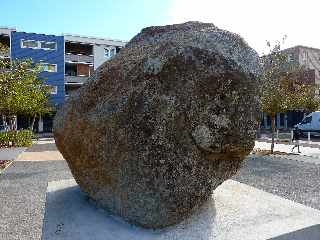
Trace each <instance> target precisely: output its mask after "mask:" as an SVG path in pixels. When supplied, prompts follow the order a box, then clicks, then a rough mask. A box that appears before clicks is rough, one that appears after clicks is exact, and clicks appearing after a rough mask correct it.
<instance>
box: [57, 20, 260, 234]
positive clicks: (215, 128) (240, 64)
mask: <svg viewBox="0 0 320 240" xmlns="http://www.w3.org/2000/svg"><path fill="white" fill-rule="evenodd" d="M259 74H260V68H259V64H258V55H257V53H256V52H255V51H254V50H252V49H251V48H250V47H249V46H248V45H247V44H246V43H245V42H244V41H243V39H242V38H241V37H239V36H238V35H236V34H233V33H230V32H227V31H224V30H221V29H218V28H217V27H215V26H214V25H213V24H207V23H200V22H188V23H185V24H178V25H171V26H161V27H149V28H146V29H143V30H142V32H141V33H140V34H138V35H137V36H135V37H134V38H133V39H132V40H131V41H130V42H129V43H128V44H127V46H126V48H124V49H122V50H121V52H120V53H119V54H118V55H116V56H115V57H114V58H113V59H112V60H111V61H108V62H106V63H105V64H103V65H102V66H101V67H100V68H98V69H97V71H96V72H95V74H94V76H92V77H91V79H90V80H89V81H88V83H87V84H86V85H85V86H84V87H82V88H81V89H80V90H79V91H78V92H77V93H76V94H75V95H73V96H72V97H71V98H70V99H69V100H68V102H67V103H66V104H65V106H64V107H63V108H62V109H61V110H60V111H59V112H58V113H57V116H56V119H55V123H54V134H55V140H56V143H57V146H58V148H59V150H60V151H61V153H62V154H63V156H64V157H65V159H66V160H67V162H68V164H69V167H70V169H71V171H72V173H73V175H74V177H75V179H76V181H77V182H78V184H79V185H80V187H81V189H82V191H83V192H85V193H87V194H88V195H89V196H90V197H91V198H92V199H94V200H95V201H96V202H97V203H98V204H99V205H100V206H102V207H103V208H105V209H107V210H109V211H110V212H111V213H113V214H116V215H120V216H121V217H123V218H124V219H126V220H127V221H129V222H131V223H135V224H137V225H140V226H144V227H149V228H162V227H165V226H168V225H172V224H175V223H177V222H179V221H181V220H183V219H185V218H186V217H187V216H188V215H190V214H191V213H192V212H193V211H194V210H196V209H197V208H198V207H200V206H201V205H202V204H203V203H204V202H205V201H206V200H207V199H208V197H209V196H210V194H212V192H213V190H214V189H215V188H216V187H217V186H219V185H220V184H221V183H222V182H223V181H225V180H226V179H228V178H230V177H231V176H232V175H234V174H235V173H236V172H237V170H238V169H239V168H240V166H241V162H242V161H243V159H244V158H245V156H246V155H247V154H248V153H249V152H250V151H251V149H252V148H253V146H254V138H255V128H256V125H257V120H256V118H257V115H258V112H259V92H260V91H259V86H260V83H259V81H258V80H257V76H258V75H259Z"/></svg>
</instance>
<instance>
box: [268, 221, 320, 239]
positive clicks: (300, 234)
mask: <svg viewBox="0 0 320 240" xmlns="http://www.w3.org/2000/svg"><path fill="white" fill-rule="evenodd" d="M303 239H304V240H319V239H320V224H317V225H313V226H311V227H307V228H303V229H299V230H297V231H294V232H291V233H287V234H284V235H281V236H278V237H275V238H270V239H269V240H303Z"/></svg>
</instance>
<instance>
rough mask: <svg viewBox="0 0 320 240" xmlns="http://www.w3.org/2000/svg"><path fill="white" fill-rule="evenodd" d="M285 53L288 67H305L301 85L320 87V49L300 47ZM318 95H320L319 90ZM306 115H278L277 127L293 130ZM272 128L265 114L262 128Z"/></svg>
mask: <svg viewBox="0 0 320 240" xmlns="http://www.w3.org/2000/svg"><path fill="white" fill-rule="evenodd" d="M283 52H284V53H286V55H287V63H288V65H296V66H304V67H305V71H304V73H303V75H302V76H301V78H300V80H299V81H300V82H301V83H303V84H316V85H319V86H320V49H317V48H311V47H306V46H301V45H298V46H295V47H292V48H287V49H284V50H283ZM285 67H286V66H284V68H285ZM316 94H319V90H318V91H317V92H316ZM304 115H305V113H304V112H301V111H292V112H287V113H278V114H277V116H276V127H277V128H292V127H293V126H294V125H295V124H297V123H299V122H300V121H301V120H302V119H303V117H304ZM270 126H271V119H270V118H269V117H268V116H267V115H265V114H264V116H263V121H262V127H263V128H270Z"/></svg>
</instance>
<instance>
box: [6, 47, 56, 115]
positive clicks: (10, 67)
mask: <svg viewBox="0 0 320 240" xmlns="http://www.w3.org/2000/svg"><path fill="white" fill-rule="evenodd" d="M0 51H3V46H0ZM41 71H42V68H41V66H40V65H37V64H34V63H33V62H32V60H31V59H23V60H18V59H16V60H12V61H11V63H10V62H9V63H8V61H6V60H4V59H0V115H4V116H7V117H9V118H10V117H12V116H15V115H19V114H20V115H26V116H36V115H40V114H45V113H48V112H50V111H51V110H52V109H51V107H50V106H49V104H48V98H49V95H50V87H49V86H47V85H46V84H45V83H44V79H41V78H39V73H40V72H41Z"/></svg>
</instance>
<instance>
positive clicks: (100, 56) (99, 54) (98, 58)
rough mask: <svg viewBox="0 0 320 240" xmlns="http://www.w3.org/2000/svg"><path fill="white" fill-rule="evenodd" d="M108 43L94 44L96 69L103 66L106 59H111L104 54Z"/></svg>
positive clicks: (94, 64)
mask: <svg viewBox="0 0 320 240" xmlns="http://www.w3.org/2000/svg"><path fill="white" fill-rule="evenodd" d="M106 47H107V46H106V45H94V46H93V54H94V60H93V61H94V62H93V66H94V70H96V69H97V68H98V67H100V66H101V64H103V63H104V62H105V61H107V60H109V59H108V58H106V57H105V56H104V49H105V48H106Z"/></svg>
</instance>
